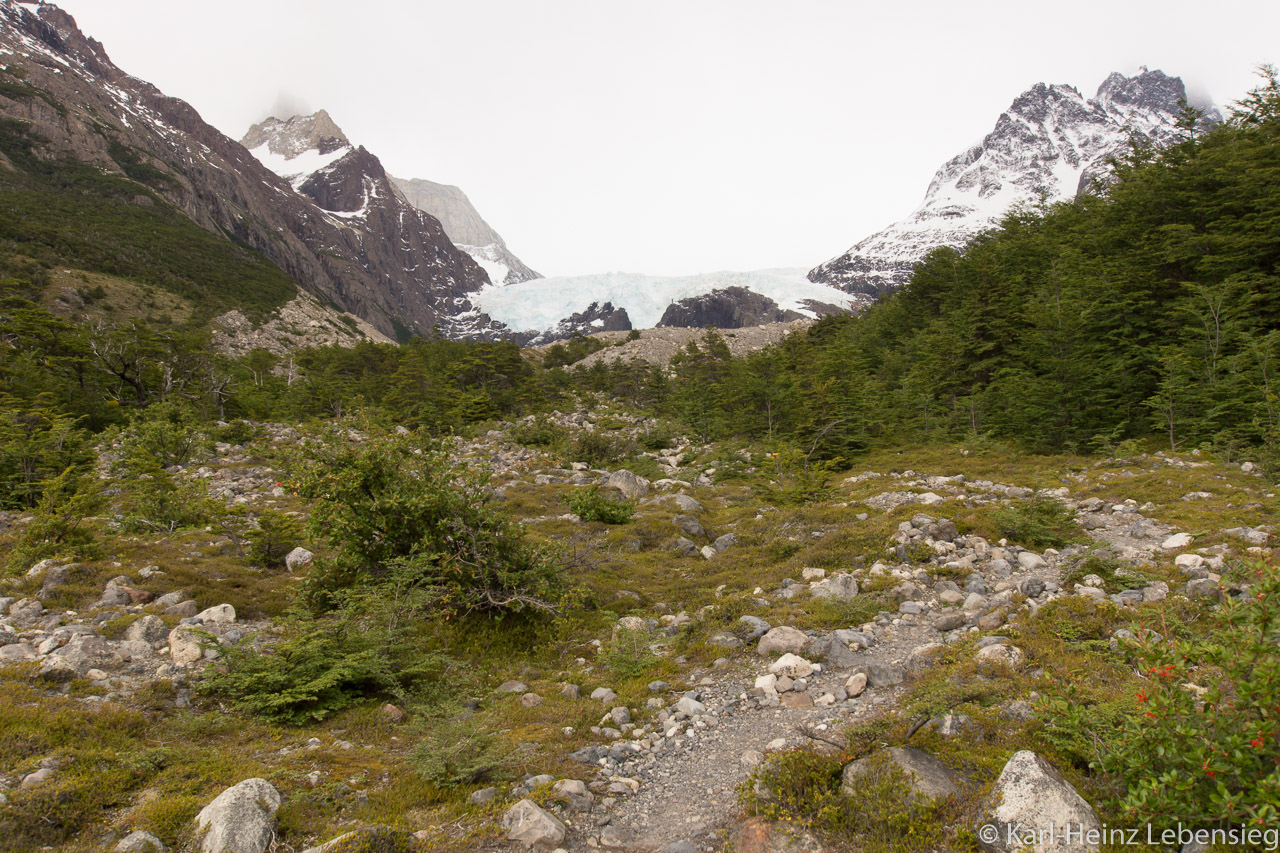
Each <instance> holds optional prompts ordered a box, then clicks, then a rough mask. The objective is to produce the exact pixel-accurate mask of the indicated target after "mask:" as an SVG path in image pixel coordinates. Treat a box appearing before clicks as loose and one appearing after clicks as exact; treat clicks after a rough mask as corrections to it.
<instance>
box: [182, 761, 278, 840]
mask: <svg viewBox="0 0 1280 853" xmlns="http://www.w3.org/2000/svg"><path fill="white" fill-rule="evenodd" d="M279 808H280V792H279V791H277V790H276V789H275V787H274V786H273V785H272V784H271V783H270V782H268V781H267V780H265V779H246V780H244V781H243V782H241V783H239V784H238V785H233V786H232V787H230V788H228V789H227V790H225V791H223V792H222V793H221V794H219V795H218V796H217V797H216V798H215V799H214V800H213V802H211V803H209V805H207V806H205V807H204V808H203V809H201V811H200V814H198V815H196V830H197V835H198V837H199V839H200V851H201V853H263V851H264V850H266V849H267V846H268V845H269V844H270V843H271V838H272V836H273V835H274V832H275V825H276V811H277V810H278V809H279Z"/></svg>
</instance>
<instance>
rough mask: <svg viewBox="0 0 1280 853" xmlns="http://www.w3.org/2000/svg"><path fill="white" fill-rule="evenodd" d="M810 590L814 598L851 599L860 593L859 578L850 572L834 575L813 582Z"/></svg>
mask: <svg viewBox="0 0 1280 853" xmlns="http://www.w3.org/2000/svg"><path fill="white" fill-rule="evenodd" d="M809 592H810V594H811V595H812V596H813V597H814V598H827V599H834V600H836V601H849V600H851V599H853V598H855V597H856V596H857V595H858V580H857V578H855V577H854V576H853V575H849V574H840V575H833V576H832V577H829V578H826V579H825V580H821V581H818V582H817V583H814V584H812V585H811V586H810V587H809Z"/></svg>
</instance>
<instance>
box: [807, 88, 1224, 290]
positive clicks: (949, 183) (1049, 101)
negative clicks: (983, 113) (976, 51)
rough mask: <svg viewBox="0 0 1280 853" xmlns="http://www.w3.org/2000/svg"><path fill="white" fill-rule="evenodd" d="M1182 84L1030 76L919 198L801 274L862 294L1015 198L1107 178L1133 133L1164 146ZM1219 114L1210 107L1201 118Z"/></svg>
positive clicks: (1085, 186)
mask: <svg viewBox="0 0 1280 853" xmlns="http://www.w3.org/2000/svg"><path fill="white" fill-rule="evenodd" d="M1185 98H1186V88H1185V87H1184V86H1183V83H1182V80H1181V79H1179V78H1177V77H1169V76H1167V75H1166V74H1164V72H1162V71H1147V70H1146V69H1143V71H1142V72H1141V73H1140V74H1137V75H1136V76H1133V77H1126V76H1125V75H1123V74H1119V73H1115V74H1112V75H1111V76H1109V77H1108V78H1107V79H1106V80H1104V81H1103V83H1102V85H1101V86H1099V87H1098V91H1097V94H1095V95H1094V97H1092V98H1088V99H1086V98H1085V97H1084V96H1083V95H1081V94H1080V92H1079V91H1077V90H1076V89H1075V88H1074V87H1072V86H1065V85H1047V84H1045V83H1037V84H1036V85H1035V86H1032V87H1031V88H1030V89H1028V90H1027V91H1025V92H1023V93H1022V94H1021V95H1019V96H1018V97H1017V98H1016V99H1015V100H1014V102H1013V103H1012V104H1011V105H1010V107H1009V109H1008V110H1006V111H1005V112H1004V113H1003V114H1001V116H1000V118H999V119H998V120H997V121H996V125H995V127H994V128H993V129H992V131H991V132H990V133H988V134H987V135H986V136H985V137H984V138H983V139H982V140H981V141H980V142H978V143H977V144H976V145H973V146H970V147H969V148H968V149H966V150H965V151H963V152H962V153H960V154H958V155H957V156H955V157H953V158H952V159H951V160H948V161H947V162H946V163H944V164H943V166H942V168H941V169H939V170H938V172H937V174H935V175H934V177H933V181H932V182H931V183H930V184H929V190H928V192H926V193H925V197H924V202H923V203H922V204H921V205H920V207H919V208H917V209H916V211H915V212H914V213H912V214H911V215H910V216H908V217H907V218H906V219H903V220H900V221H898V222H895V223H894V224H892V225H890V226H889V227H888V228H886V229H884V230H883V231H880V232H878V233H875V234H872V235H871V236H869V237H866V238H865V239H863V240H861V241H860V242H858V243H857V244H856V245H855V246H853V248H851V249H849V251H847V252H845V253H844V254H843V255H840V256H839V257H836V258H833V259H832V260H829V261H827V262H826V263H824V264H822V265H820V266H818V267H815V268H814V269H813V270H811V271H810V272H809V279H810V280H811V281H814V282H823V283H826V284H831V285H835V286H837V287H840V288H842V289H844V290H846V291H848V292H849V293H852V294H855V297H856V298H857V299H858V300H859V301H860V302H864V303H865V302H869V301H871V300H873V299H874V298H875V297H877V296H879V295H880V294H882V293H884V292H885V291H886V290H891V289H893V288H895V287H898V286H900V285H901V284H903V283H904V282H905V281H906V280H907V279H908V278H909V277H910V275H911V269H912V267H913V266H914V265H915V264H916V263H917V262H918V261H920V260H921V259H922V258H923V257H924V256H925V255H926V254H928V252H929V251H930V250H932V249H935V248H938V247H940V246H955V247H959V246H963V245H964V244H965V243H966V242H967V241H968V240H969V239H971V238H972V237H974V236H975V235H977V234H979V233H981V232H982V231H985V230H987V229H988V228H991V227H992V226H994V225H995V224H997V223H998V222H999V221H1000V219H1001V218H1002V217H1003V216H1004V215H1005V214H1006V213H1008V212H1009V211H1010V210H1012V209H1013V208H1014V207H1016V206H1018V205H1035V204H1039V203H1042V202H1055V201H1061V200H1064V199H1070V198H1074V197H1075V195H1076V194H1077V193H1079V192H1082V191H1086V190H1089V189H1090V188H1091V187H1093V186H1094V184H1095V181H1100V182H1102V183H1103V184H1105V182H1106V180H1107V177H1108V175H1109V174H1110V168H1111V167H1110V165H1109V163H1108V160H1109V159H1110V158H1114V157H1120V156H1123V155H1124V154H1125V153H1126V152H1127V151H1129V150H1130V147H1131V144H1132V142H1133V141H1137V142H1139V143H1140V144H1149V145H1155V146H1165V145H1168V144H1170V143H1171V142H1173V141H1174V140H1176V139H1177V138H1178V137H1179V134H1180V133H1181V131H1180V130H1179V129H1178V127H1177V121H1178V118H1179V115H1180V114H1181V112H1182V103H1183V102H1184V101H1185ZM1220 119H1221V116H1220V114H1219V113H1218V111H1217V109H1216V108H1213V107H1209V108H1208V109H1206V110H1205V114H1204V118H1203V119H1202V121H1204V122H1207V123H1212V122H1215V121H1218V120H1220Z"/></svg>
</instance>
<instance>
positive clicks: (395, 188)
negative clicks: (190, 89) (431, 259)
mask: <svg viewBox="0 0 1280 853" xmlns="http://www.w3.org/2000/svg"><path fill="white" fill-rule="evenodd" d="M240 144H241V145H243V146H244V147H245V148H248V149H249V151H250V153H252V154H253V156H254V157H257V158H258V161H259V162H261V163H262V165H264V166H266V167H267V168H268V169H270V170H271V171H273V172H275V173H276V174H277V175H279V176H280V177H282V178H284V179H286V180H288V181H289V182H290V183H292V184H293V186H294V189H298V190H301V188H302V186H303V185H304V184H306V183H307V181H308V180H309V179H310V178H311V176H312V175H315V174H317V173H322V172H324V171H325V170H328V169H330V168H331V167H332V166H333V165H334V164H335V163H337V162H338V161H339V160H342V159H343V158H344V157H347V156H348V155H349V154H350V153H351V152H352V150H353V149H354V147H355V146H353V145H352V144H351V141H350V140H349V139H348V138H347V135H346V134H345V133H343V132H342V128H340V127H338V125H337V123H336V122H334V120H333V119H332V118H331V117H330V116H329V114H328V113H327V112H325V111H324V110H319V111H318V112H315V113H312V114H311V115H309V116H291V117H289V118H287V119H278V118H274V117H273V118H268V119H266V120H265V121H262V122H259V123H258V124H255V125H254V126H253V127H251V128H249V132H248V133H246V134H245V135H244V138H243V139H241V140H240ZM387 178H388V180H389V181H390V186H391V191H392V192H393V193H394V194H395V195H396V196H397V198H399V199H400V200H401V201H402V202H404V203H405V204H408V205H409V206H410V207H413V208H415V209H416V210H420V211H422V212H423V213H426V214H429V215H430V216H432V217H434V218H436V219H437V220H439V221H440V225H441V227H442V228H444V233H445V235H446V236H447V237H448V238H449V240H450V241H451V242H452V243H453V244H454V245H455V246H457V247H458V248H459V249H461V250H462V251H464V252H466V253H467V254H468V255H470V256H471V257H472V259H474V260H475V262H476V263H477V264H479V265H480V267H481V269H483V270H484V271H485V272H486V273H487V274H488V276H489V280H490V281H491V282H493V283H494V284H514V283H515V282H518V281H528V280H529V279H532V278H538V277H539V275H538V273H536V272H534V271H533V270H531V269H529V267H527V266H525V264H524V263H523V262H522V261H521V260H520V259H519V258H517V257H516V256H515V255H514V254H512V253H511V250H510V249H508V248H507V244H506V242H505V241H504V240H503V239H502V237H501V236H499V234H498V232H496V231H494V230H493V228H491V227H490V226H489V223H487V222H485V221H484V219H483V218H481V216H480V214H479V212H477V211H476V209H475V207H474V206H473V205H472V204H471V200H470V199H468V198H467V196H466V193H464V192H463V191H462V190H460V189H458V188H457V187H453V186H448V185H446V184H437V183H435V182H433V181H426V180H422V179H421V178H412V179H408V180H406V179H403V178H397V177H394V176H392V175H388V176H387Z"/></svg>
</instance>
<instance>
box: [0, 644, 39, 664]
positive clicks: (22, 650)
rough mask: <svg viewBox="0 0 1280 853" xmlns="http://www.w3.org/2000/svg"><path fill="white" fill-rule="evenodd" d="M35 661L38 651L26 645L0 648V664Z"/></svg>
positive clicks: (9, 645) (11, 645) (10, 645)
mask: <svg viewBox="0 0 1280 853" xmlns="http://www.w3.org/2000/svg"><path fill="white" fill-rule="evenodd" d="M35 659H36V650H35V649H33V648H31V646H29V645H27V644H26V643H10V644H8V645H4V646H0V663H30V662H31V661H33V660H35Z"/></svg>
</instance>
